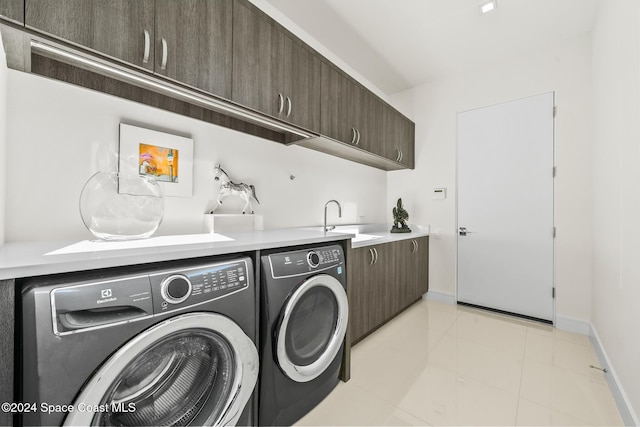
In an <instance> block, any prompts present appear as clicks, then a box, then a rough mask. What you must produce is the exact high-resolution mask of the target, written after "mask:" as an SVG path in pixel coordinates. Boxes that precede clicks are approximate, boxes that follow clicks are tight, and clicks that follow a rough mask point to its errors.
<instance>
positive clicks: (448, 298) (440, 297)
mask: <svg viewBox="0 0 640 427" xmlns="http://www.w3.org/2000/svg"><path fill="white" fill-rule="evenodd" d="M422 298H423V299H428V300H431V301H438V302H442V303H445V304H451V305H456V296H455V295H454V294H450V293H447V292H439V291H432V290H430V291H429V292H427V293H426V294H424V295H422Z"/></svg>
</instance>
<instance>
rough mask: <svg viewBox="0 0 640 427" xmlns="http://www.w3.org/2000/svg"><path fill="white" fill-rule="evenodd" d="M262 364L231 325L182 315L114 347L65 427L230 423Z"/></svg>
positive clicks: (219, 319) (213, 317)
mask: <svg viewBox="0 0 640 427" xmlns="http://www.w3.org/2000/svg"><path fill="white" fill-rule="evenodd" d="M259 365H260V363H259V359H258V351H257V349H256V346H255V344H254V342H253V341H252V340H251V338H249V337H248V336H247V335H246V334H245V333H244V332H243V330H242V329H241V328H240V327H239V326H238V325H237V324H236V323H235V322H233V321H232V320H230V319H229V318H227V317H225V316H222V315H219V314H215V313H187V314H183V315H180V316H177V317H174V318H171V319H168V320H165V321H163V322H161V323H159V324H157V325H155V326H153V327H151V328H149V329H147V330H145V331H143V332H142V333H140V334H139V335H136V336H135V337H134V338H133V339H131V340H130V341H129V342H127V343H126V344H125V345H123V346H122V347H121V348H120V349H118V350H117V351H116V352H115V353H114V354H113V355H112V356H111V357H110V358H109V359H108V360H107V361H106V362H105V363H104V364H103V365H102V366H101V367H100V368H99V369H98V370H97V371H96V372H95V374H94V375H93V376H92V377H91V378H90V379H89V380H88V381H87V383H86V384H85V386H84V387H83V389H82V390H81V392H80V394H79V395H78V398H77V399H76V401H75V402H74V411H71V412H69V413H68V415H67V417H66V418H65V420H64V425H75V426H88V425H92V426H186V425H198V426H213V425H235V424H236V422H237V421H238V419H239V418H240V416H241V414H242V411H243V409H244V408H245V406H246V405H247V403H248V402H249V400H250V399H251V396H252V393H253V389H254V387H255V385H256V382H257V380H258V367H259Z"/></svg>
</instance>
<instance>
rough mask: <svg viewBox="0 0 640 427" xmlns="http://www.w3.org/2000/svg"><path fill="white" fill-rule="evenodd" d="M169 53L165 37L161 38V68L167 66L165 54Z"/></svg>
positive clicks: (164, 68) (163, 68)
mask: <svg viewBox="0 0 640 427" xmlns="http://www.w3.org/2000/svg"><path fill="white" fill-rule="evenodd" d="M168 54H169V48H168V47H167V41H166V40H165V38H164V37H163V38H162V64H160V69H161V70H166V68H167V55H168Z"/></svg>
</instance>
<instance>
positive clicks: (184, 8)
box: [155, 0, 233, 98]
mask: <svg viewBox="0 0 640 427" xmlns="http://www.w3.org/2000/svg"><path fill="white" fill-rule="evenodd" d="M232 25H233V2H232V0H181V1H179V2H177V1H175V0H157V1H156V31H155V33H156V36H155V55H156V61H155V63H156V66H155V72H156V73H158V74H161V75H163V76H166V77H169V78H171V79H173V80H177V81H179V82H181V83H185V84H187V85H190V86H193V87H196V88H198V89H202V90H204V91H206V92H209V93H213V94H216V95H219V96H221V97H224V98H231V70H232V68H231V66H232V63H231V58H232V35H233V30H232Z"/></svg>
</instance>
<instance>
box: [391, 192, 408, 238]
mask: <svg viewBox="0 0 640 427" xmlns="http://www.w3.org/2000/svg"><path fill="white" fill-rule="evenodd" d="M408 219H409V213H408V212H407V211H406V210H404V207H402V198H400V199H398V203H397V205H396V207H395V208H393V227H392V228H391V232H392V233H411V229H410V228H409V226H408V225H407V220H408Z"/></svg>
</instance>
